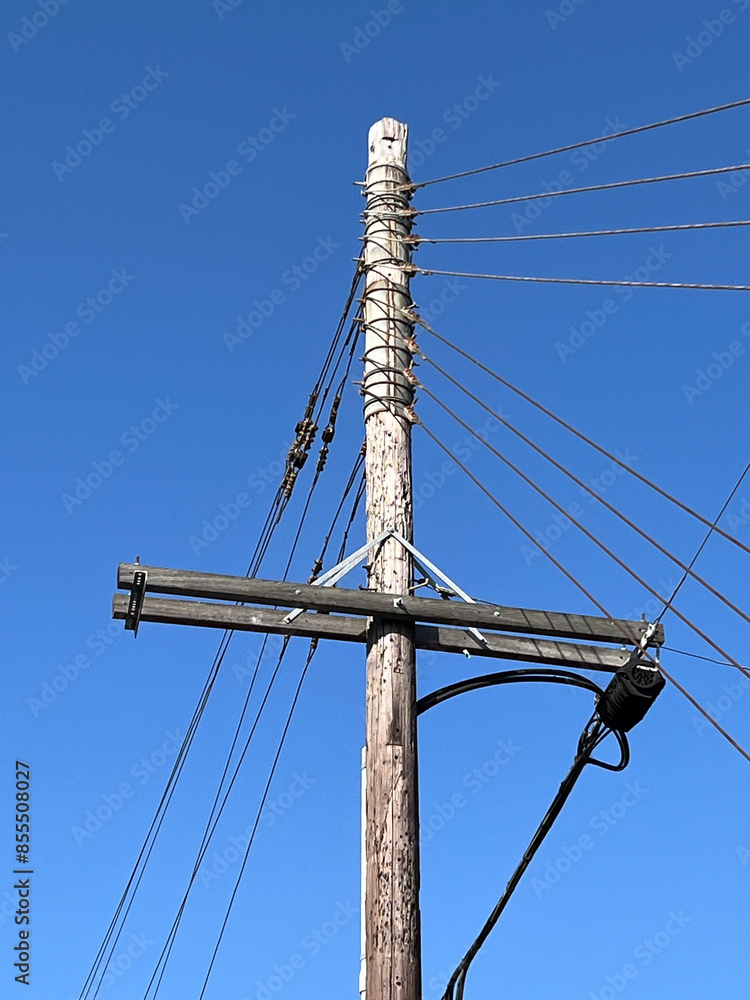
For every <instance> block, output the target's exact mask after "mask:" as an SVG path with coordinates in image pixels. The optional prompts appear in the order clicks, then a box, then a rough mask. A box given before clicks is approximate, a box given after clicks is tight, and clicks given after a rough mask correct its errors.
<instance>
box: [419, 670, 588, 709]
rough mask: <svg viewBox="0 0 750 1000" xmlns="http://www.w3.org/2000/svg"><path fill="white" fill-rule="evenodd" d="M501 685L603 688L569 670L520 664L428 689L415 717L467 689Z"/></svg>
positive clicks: (466, 691)
mask: <svg viewBox="0 0 750 1000" xmlns="http://www.w3.org/2000/svg"><path fill="white" fill-rule="evenodd" d="M502 684H567V685H570V686H573V687H580V688H584V689H585V690H586V691H591V692H592V693H593V694H595V695H602V694H604V691H603V690H602V688H600V687H599V685H598V684H597V683H596V682H595V681H592V680H590V678H588V677H585V676H584V675H583V674H577V673H575V672H574V671H572V670H562V669H559V668H552V667H520V668H518V669H516V670H500V671H497V672H496V673H492V674H482V675H480V676H479V677H467V678H465V679H464V680H462V681H455V682H454V683H453V684H448V685H446V686H445V687H442V688H438V689H437V690H436V691H430V693H429V694H426V695H424V696H423V697H422V698H420V699H419V700H418V701H417V705H416V714H417V716H420V715H424V713H425V712H429V710H430V709H431V708H434V707H435V706H436V705H440V704H442V703H443V702H444V701H448V700H449V699H450V698H455V697H456V696H457V695H460V694H467V693H468V692H469V691H477V690H479V689H480V688H485V687H495V686H498V685H502Z"/></svg>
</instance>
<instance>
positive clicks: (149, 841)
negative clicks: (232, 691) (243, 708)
mask: <svg viewBox="0 0 750 1000" xmlns="http://www.w3.org/2000/svg"><path fill="white" fill-rule="evenodd" d="M229 635H231V633H229V632H225V633H224V635H223V636H222V639H221V640H220V643H219V648H218V650H217V652H216V654H215V656H214V660H213V663H212V665H211V670H210V672H209V676H208V678H207V680H206V682H205V684H204V687H203V690H202V691H201V695H200V697H199V699H198V704H197V705H196V708H195V710H194V712H193V716H192V718H191V720H190V724H189V725H188V729H187V732H186V734H185V737H184V739H183V741H182V745H181V747H180V749H179V751H178V753H177V757H176V758H175V762H174V765H173V766H172V770H171V772H170V775H169V778H168V779H167V784H166V786H165V788H164V791H163V793H162V795H161V798H160V800H159V803H158V805H157V809H156V813H155V814H154V818H153V820H152V821H151V825H150V826H149V829H148V831H147V833H146V837H145V839H144V841H143V844H142V846H141V849H140V851H139V853H138V857H137V858H136V862H135V865H134V866H133V870H132V872H131V874H130V876H129V878H128V881H127V884H126V886H125V889H124V891H123V894H122V896H121V898H120V902H119V903H118V906H117V908H116V910H115V913H114V915H113V917H112V919H111V921H110V924H109V927H108V929H107V931H106V933H105V935H104V938H103V940H102V943H101V945H100V946H99V949H98V951H97V953H96V956H95V957H94V961H93V963H92V967H91V969H90V971H89V973H88V975H87V976H86V980H85V982H84V985H83V987H82V989H81V993H80V1000H86V998H87V997H88V996H92V997H95V996H96V995H97V994H98V992H99V989H100V987H101V984H102V980H103V978H104V975H105V974H106V970H107V966H108V965H109V962H110V960H111V958H112V955H113V953H114V950H115V948H116V947H117V942H118V941H119V939H120V935H121V934H122V931H123V928H124V926H125V920H126V919H127V916H128V914H129V912H130V909H131V907H132V905H133V901H134V899H135V893H136V892H137V890H138V887H139V886H140V883H141V880H142V879H143V875H144V873H145V870H146V865H147V864H148V861H149V859H150V857H151V853H152V851H153V848H154V845H155V843H156V837H157V836H158V833H159V831H160V829H161V826H162V824H163V822H164V818H165V816H166V812H167V809H168V807H169V804H170V802H171V800H172V796H173V795H174V792H175V789H176V787H177V781H178V779H179V777H180V775H181V773H182V770H183V768H184V765H185V761H186V759H187V754H188V753H189V751H190V748H191V746H192V743H193V739H194V737H195V733H196V731H197V728H198V725H199V723H200V720H201V718H202V716H203V712H204V711H205V708H206V704H207V702H208V698H209V696H210V694H211V691H212V689H213V685H214V683H215V681H216V677H217V675H218V671H219V668H220V666H221V663H222V661H223V659H224V656H225V655H226V651H227V648H228V645H229V640H228V636H229ZM131 890H132V891H131ZM123 909H124V913H123ZM121 914H122V916H121ZM118 923H119V929H118V930H117V932H116V933H115V928H116V927H117V925H118ZM99 972H101V975H99V981H98V982H97V983H96V985H94V981H95V980H96V978H97V975H98V974H99ZM92 989H93V991H94V992H93V993H91V990H92Z"/></svg>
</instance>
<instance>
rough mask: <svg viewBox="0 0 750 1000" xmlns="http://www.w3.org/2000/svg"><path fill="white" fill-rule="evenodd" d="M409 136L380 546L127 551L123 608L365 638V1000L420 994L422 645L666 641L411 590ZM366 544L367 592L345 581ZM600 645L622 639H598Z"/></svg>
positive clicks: (614, 667) (376, 327)
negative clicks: (186, 554)
mask: <svg viewBox="0 0 750 1000" xmlns="http://www.w3.org/2000/svg"><path fill="white" fill-rule="evenodd" d="M406 143H407V128H406V125H402V124H401V123H400V122H397V121H394V119H392V118H383V119H382V120H381V121H379V122H378V123H377V124H376V125H373V127H372V128H371V129H370V135H369V151H370V155H369V166H368V169H367V180H366V184H365V192H364V193H365V196H366V198H367V207H366V209H365V244H364V267H365V271H366V276H365V291H364V310H363V314H364V325H365V375H364V381H363V383H362V391H363V394H364V397H365V402H364V410H365V425H366V432H367V457H366V475H367V541H368V543H374V542H375V541H376V540H378V542H377V544H376V545H374V546H373V547H372V548H370V549H369V550H368V549H367V547H363V548H362V549H358V550H357V551H356V552H354V553H353V554H352V555H351V556H348V557H347V558H346V559H344V560H343V562H341V563H339V564H338V565H337V566H336V567H333V568H332V569H331V570H329V572H328V573H326V574H324V577H326V576H329V575H330V579H329V580H328V581H327V583H326V585H325V586H311V585H307V584H302V583H290V582H289V581H281V580H260V579H255V578H251V579H248V578H246V577H231V576H218V575H215V574H210V573H196V572H193V571H189V570H175V569H165V568H162V567H157V566H145V565H144V566H142V565H140V563H123V564H120V567H119V570H118V578H117V584H118V587H120V588H123V589H124V590H126V591H129V593H126V594H115V596H114V600H113V608H112V613H113V617H115V618H119V619H124V621H125V628H126V629H129V630H131V631H132V632H134V633H136V634H137V631H138V626H139V623H140V622H142V621H143V622H165V623H172V624H178V625H192V626H197V627H203V628H218V629H231V630H240V631H251V632H263V633H274V634H278V635H284V636H300V637H304V638H307V639H316V640H317V639H331V640H336V641H340V642H357V643H366V645H367V748H366V749H367V754H366V758H367V759H366V768H365V771H366V777H365V806H366V809H365V812H366V824H365V825H366V837H365V839H366V844H365V854H366V861H367V863H366V873H365V902H364V910H365V937H366V948H365V957H366V976H365V988H366V1000H421V996H422V989H421V970H420V958H421V955H420V952H421V948H420V918H419V815H418V797H417V728H416V649H417V648H419V649H432V650H438V651H440V652H446V653H454V654H455V653H461V652H468V649H469V648H470V649H471V651H472V653H473V654H474V655H477V656H480V657H494V658H498V659H510V660H519V661H521V662H527V663H537V664H549V665H557V666H565V667H578V668H583V669H587V670H602V671H609V672H611V673H615V672H617V671H618V670H620V669H621V668H622V667H624V666H625V665H626V664H627V663H628V662H629V659H630V654H629V653H628V651H627V650H626V649H624V648H623V638H625V640H626V642H632V643H633V644H635V645H636V646H638V647H639V648H641V649H645V648H646V647H648V646H660V645H661V644H662V643H663V642H664V628H663V626H661V625H657V626H650V625H648V624H647V623H646V622H645V621H627V620H612V619H609V618H601V617H593V616H590V615H578V614H567V613H564V612H553V611H537V610H531V609H528V608H515V607H504V606H501V605H494V604H476V603H463V602H460V601H445V600H440V599H436V598H419V597H415V596H414V595H413V590H412V586H413V567H412V556H411V555H410V553H409V551H408V550H407V549H406V548H405V547H404V545H403V544H402V541H406V543H407V544H409V545H412V543H413V524H412V483H411V426H412V421H413V419H414V417H413V412H412V404H413V390H412V386H411V383H410V381H409V379H408V378H406V377H405V375H404V372H405V371H406V370H408V369H409V368H410V367H411V362H412V355H411V351H410V350H409V348H408V347H407V346H406V345H407V338H408V337H409V335H410V334H411V324H410V323H409V321H408V320H407V319H406V317H405V313H404V311H405V310H406V309H407V308H408V307H409V306H410V305H411V296H410V294H409V280H408V277H407V275H408V273H409V272H408V268H407V267H406V266H405V265H408V264H409V263H410V261H409V254H408V251H407V250H406V247H405V240H406V237H407V236H408V235H409V232H410V228H411V223H410V218H411V217H410V215H409V214H408V211H407V210H408V208H409V197H410V195H409V187H408V185H409V177H408V174H407V172H406ZM389 530H391V531H394V532H396V533H398V535H399V536H400V538H401V540H399V539H398V538H396V537H394V536H393V535H392V534H390V533H389ZM366 551H369V559H370V563H369V567H368V571H369V579H368V590H367V591H366V592H363V591H361V590H345V589H343V588H339V587H334V586H333V584H334V583H335V582H337V581H338V579H339V578H340V577H341V576H342V575H345V574H346V573H347V572H349V570H350V569H351V568H352V567H353V566H354V565H356V564H357V560H358V559H359V558H360V557H361V556H362V555H363V553H365V552H366ZM416 555H417V557H418V558H419V553H418V552H417V553H416ZM352 559H353V560H354V561H353V562H352V561H351V560H352ZM427 565H428V566H429V565H430V564H429V563H428V564H427ZM337 572H338V575H336V573H337ZM331 574H333V575H331ZM316 582H317V583H318V584H323V583H324V582H325V581H324V578H319V579H318V580H317V581H316ZM153 594H156V595H173V596H172V597H163V596H156V597H153V596H149V595H153ZM175 597H176V598H189V600H184V599H174V598H175ZM214 602H221V603H214ZM226 602H234V603H226ZM256 605H269V606H270V607H257V606H256ZM279 607H281V608H293V609H294V610H292V611H290V612H287V611H286V610H279ZM306 609H307V610H306ZM477 628H481V629H482V634H481V635H477V634H476V631H477ZM505 633H511V634H510V635H508V634H505ZM537 636H542V637H544V638H541V639H540V638H537ZM559 639H563V640H564V639H575V640H578V639H583V640H585V641H586V644H585V645H582V644H581V643H579V642H574V643H571V642H564V641H563V642H559V641H558V640H559ZM478 640H481V641H478ZM599 642H603V643H608V644H609V646H598V645H591V643H599ZM613 644H614V645H616V646H617V647H618V648H617V649H613V648H611V647H612V645H613Z"/></svg>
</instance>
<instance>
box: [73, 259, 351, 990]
mask: <svg viewBox="0 0 750 1000" xmlns="http://www.w3.org/2000/svg"><path fill="white" fill-rule="evenodd" d="M362 274H363V272H362V270H361V265H360V264H359V263H358V265H357V269H356V271H355V275H354V278H353V280H352V284H351V287H350V291H349V295H348V298H347V302H346V305H345V308H344V311H343V313H342V316H341V318H340V320H339V324H338V327H337V330H336V333H335V335H334V338H333V341H332V344H331V346H330V347H329V350H328V354H327V356H326V359H325V361H324V364H323V367H322V369H321V373H320V375H319V376H318V380H317V383H316V389H317V391H318V394H319V390H320V387H321V386H322V383H323V379H324V377H325V374H326V373H327V372H328V370H329V368H330V364H331V359H332V358H333V356H334V354H335V348H336V344H337V343H338V341H339V340H340V336H341V333H342V331H343V328H344V325H345V322H346V317H347V315H348V312H349V310H350V308H351V305H352V302H353V301H354V297H355V295H356V291H357V288H358V286H359V283H360V281H361V279H362ZM354 328H355V324H352V330H354ZM351 337H352V331H350V334H349V335H348V337H347V338H346V342H345V345H344V348H342V349H341V352H340V354H339V359H338V360H337V362H336V365H335V366H334V373H335V371H336V369H337V368H338V364H339V362H340V359H341V356H342V353H343V350H345V347H346V344H348V343H349V340H350V339H351ZM355 343H356V337H355ZM353 352H354V346H353V347H352V354H353ZM349 365H351V360H350V362H349ZM348 370H349V368H347V373H348ZM329 388H330V385H329ZM314 391H315V390H314ZM326 395H327V393H326ZM321 405H322V404H321ZM288 501H289V498H288V497H284V496H283V494H282V490H281V487H279V489H278V490H277V493H276V495H275V497H274V498H273V500H272V502H271V506H270V509H269V512H268V514H267V516H266V520H265V522H264V525H263V527H262V529H261V533H260V537H259V539H258V542H257V543H256V547H255V550H254V552H253V555H252V556H251V559H250V563H249V565H248V568H247V571H246V573H245V576H250V575H251V574H252V575H255V573H257V571H258V569H259V567H260V565H261V563H262V560H263V558H264V556H265V554H266V552H267V550H268V546H269V544H270V541H271V538H272V536H273V533H274V531H275V528H276V526H277V525H278V523H279V521H280V520H281V516H282V514H283V513H284V510H285V509H286V506H287V504H288ZM233 634H234V632H233V630H226V631H225V632H224V633H223V635H222V638H221V640H220V642H219V647H218V649H217V652H216V654H215V656H214V661H213V663H212V667H211V670H210V672H209V677H208V679H207V681H206V683H205V685H204V689H203V691H202V693H201V697H200V699H199V702H198V706H197V707H196V709H195V711H194V714H193V718H192V719H191V722H190V725H189V726H188V730H187V733H186V735H185V739H184V740H183V744H182V746H181V748H180V750H179V751H178V754H177V757H176V759H175V763H174V766H173V768H172V772H171V773H170V776H169V778H168V781H167V785H166V787H165V789H164V792H163V794H162V796H161V799H160V801H159V804H158V806H157V810H156V813H155V815H154V819H153V820H152V822H151V825H150V827H149V829H148V831H147V834H146V838H145V839H144V842H143V845H142V846H141V849H140V851H139V854H138V857H137V859H136V862H135V865H134V867H133V871H132V872H131V875H130V877H129V879H128V882H127V884H126V887H125V890H124V892H123V895H122V897H121V899H120V902H119V904H118V906H117V908H116V910H115V913H114V915H113V917H112V920H111V921H110V925H109V928H108V929H107V931H106V933H105V936H104V938H103V940H102V943H101V945H100V947H99V949H98V951H97V954H96V956H95V958H94V961H93V963H92V967H91V969H90V971H89V973H88V975H87V977H86V980H85V982H84V985H83V987H82V990H81V994H80V1000H87V997H88V996H89V995H91V996H92V997H95V996H96V995H97V994H98V992H99V988H100V986H101V983H102V981H103V978H104V974H105V973H106V968H107V965H108V963H109V961H110V959H111V956H112V954H113V953H114V949H115V947H116V945H117V942H118V940H119V938H120V935H121V933H122V930H123V929H124V925H125V920H126V919H127V916H128V914H129V912H130V909H131V907H132V904H133V901H134V899H135V893H136V891H137V889H138V887H139V886H140V883H141V881H142V878H143V875H144V873H145V868H146V865H147V864H148V861H149V859H150V857H151V853H152V851H153V848H154V845H155V842H156V837H157V835H158V833H159V831H160V829H161V826H162V824H163V821H164V818H165V816H166V810H167V808H168V806H169V803H170V802H171V799H172V796H173V794H174V791H175V788H176V783H177V780H178V779H179V777H180V775H181V773H182V769H183V767H184V763H185V760H186V757H187V753H188V752H189V750H190V747H191V746H192V741H193V738H194V736H195V732H196V730H197V727H198V724H199V723H200V720H201V718H202V715H203V712H204V711H205V707H206V704H207V701H208V697H209V695H210V693H211V690H212V689H213V684H214V682H215V680H216V676H217V674H218V670H219V668H220V666H221V663H222V662H223V659H224V656H225V655H226V652H227V649H228V647H229V642H230V641H231V639H232V636H233ZM263 648H265V643H264V647H263ZM262 651H263V650H262V649H261V653H260V655H261V656H262ZM259 662H260V656H259V659H258V662H257V663H256V673H257V668H258V664H259ZM251 688H252V684H251ZM246 704H247V702H246ZM244 712H245V709H244V708H243V713H242V717H241V719H242V718H244ZM236 738H237V733H235V740H234V741H233V743H232V749H231V750H230V756H229V758H228V760H227V764H226V765H225V768H224V772H223V774H222V779H221V782H220V784H219V791H218V792H217V797H218V795H219V794H220V791H221V785H222V783H223V781H224V777H225V775H226V771H227V768H228V766H229V761H230V760H231V753H232V751H233V749H234V746H235V742H236ZM215 801H216V800H215ZM212 812H213V807H212ZM209 822H210V817H209ZM141 862H142V865H141ZM139 868H140V871H139ZM131 888H132V893H131ZM126 901H127V903H126ZM123 908H124V913H123ZM121 914H122V917H121ZM120 918H121V919H120ZM118 922H119V925H120V926H119V929H118V930H117V933H116V934H115V927H116V926H117V924H118ZM113 935H114V940H113ZM105 956H106V961H105ZM99 971H101V976H99V982H98V983H97V984H96V986H95V987H94V980H95V979H96V977H97V973H98V972H99ZM162 974H163V973H162ZM160 981H161V979H160ZM149 985H150V984H149ZM92 988H94V993H93V994H91V989H92Z"/></svg>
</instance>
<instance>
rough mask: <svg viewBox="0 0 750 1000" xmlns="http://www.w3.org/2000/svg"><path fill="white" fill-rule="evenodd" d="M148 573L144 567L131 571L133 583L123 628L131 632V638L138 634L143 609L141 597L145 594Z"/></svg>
mask: <svg viewBox="0 0 750 1000" xmlns="http://www.w3.org/2000/svg"><path fill="white" fill-rule="evenodd" d="M147 582H148V573H147V572H146V570H145V569H137V570H135V572H134V573H133V584H132V586H131V588H130V597H129V598H128V610H127V614H126V617H125V629H126V631H128V632H132V633H133V638H134V639H135V637H136V636H137V635H138V626H139V625H140V623H141V612H142V611H143V598H144V597H145V596H146V583H147Z"/></svg>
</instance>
